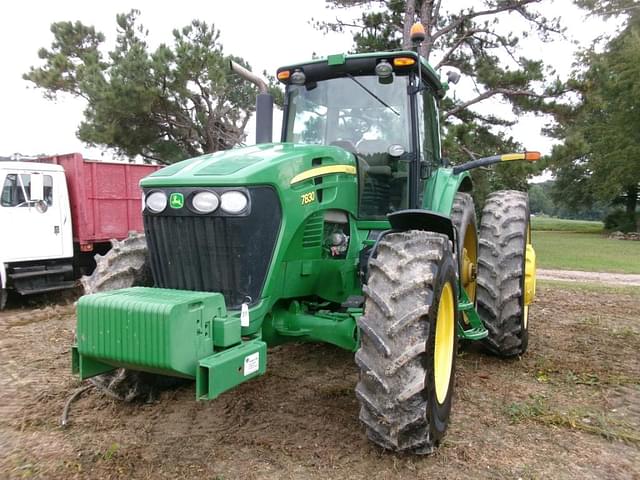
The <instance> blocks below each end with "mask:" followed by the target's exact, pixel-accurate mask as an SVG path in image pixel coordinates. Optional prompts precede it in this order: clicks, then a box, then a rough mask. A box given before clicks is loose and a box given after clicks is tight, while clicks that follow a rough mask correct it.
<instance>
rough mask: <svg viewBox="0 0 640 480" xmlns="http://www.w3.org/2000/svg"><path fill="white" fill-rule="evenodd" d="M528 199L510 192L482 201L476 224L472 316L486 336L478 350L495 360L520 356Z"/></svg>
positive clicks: (524, 330)
mask: <svg viewBox="0 0 640 480" xmlns="http://www.w3.org/2000/svg"><path fill="white" fill-rule="evenodd" d="M529 233H530V231H529V199H528V196H527V194H526V193H524V192H518V191H515V190H502V191H498V192H494V193H492V194H491V195H489V196H488V197H487V200H486V202H485V205H484V208H483V210H482V219H481V221H480V257H479V260H478V314H479V315H480V318H481V319H482V320H483V322H484V324H485V327H486V328H487V330H488V331H489V336H488V337H487V338H485V339H484V340H483V344H484V346H485V348H486V349H487V350H489V352H491V353H493V354H495V355H498V356H500V357H514V356H517V355H522V354H524V353H525V351H526V350H527V345H528V342H529V331H528V324H527V315H528V312H527V307H526V305H525V303H524V298H525V295H524V291H525V285H524V281H525V261H526V251H527V243H528V241H529Z"/></svg>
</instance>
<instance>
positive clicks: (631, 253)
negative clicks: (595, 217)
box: [532, 217, 640, 273]
mask: <svg viewBox="0 0 640 480" xmlns="http://www.w3.org/2000/svg"><path fill="white" fill-rule="evenodd" d="M532 227H533V245H534V247H535V249H536V259H537V264H538V268H556V269H561V270H583V271H592V272H614V273H640V242H638V241H631V240H610V239H608V238H607V236H606V235H605V234H604V233H603V232H602V223H600V222H585V221H577V220H562V219H557V218H537V217H534V218H533V219H532Z"/></svg>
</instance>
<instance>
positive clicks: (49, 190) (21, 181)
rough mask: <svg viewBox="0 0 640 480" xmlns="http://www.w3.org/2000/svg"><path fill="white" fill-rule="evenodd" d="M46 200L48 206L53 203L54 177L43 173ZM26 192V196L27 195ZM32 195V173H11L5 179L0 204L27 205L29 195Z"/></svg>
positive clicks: (8, 205)
mask: <svg viewBox="0 0 640 480" xmlns="http://www.w3.org/2000/svg"><path fill="white" fill-rule="evenodd" d="M42 183H43V186H44V189H43V190H44V191H43V193H44V200H45V202H47V205H48V206H51V205H53V177H52V176H51V175H43V178H42ZM25 194H26V197H25ZM30 195H31V175H30V174H28V173H27V174H25V173H23V174H20V178H18V174H17V173H10V174H8V175H7V176H6V178H5V180H4V185H3V186H2V194H1V195H0V206H3V207H27V206H29V202H28V200H29V196H30Z"/></svg>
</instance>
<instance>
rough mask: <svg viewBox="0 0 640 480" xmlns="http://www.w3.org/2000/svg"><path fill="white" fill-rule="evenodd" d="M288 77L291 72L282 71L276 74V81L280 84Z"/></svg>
mask: <svg viewBox="0 0 640 480" xmlns="http://www.w3.org/2000/svg"><path fill="white" fill-rule="evenodd" d="M290 76H291V72H290V71H289V70H283V71H281V72H278V80H280V81H281V82H283V81H285V80H288V79H289V77H290Z"/></svg>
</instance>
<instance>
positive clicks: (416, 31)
mask: <svg viewBox="0 0 640 480" xmlns="http://www.w3.org/2000/svg"><path fill="white" fill-rule="evenodd" d="M409 38H411V41H412V42H413V43H420V42H424V39H425V38H427V34H426V33H425V31H424V25H422V24H421V23H420V22H416V23H414V24H413V25H412V26H411V32H410V34H409Z"/></svg>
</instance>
